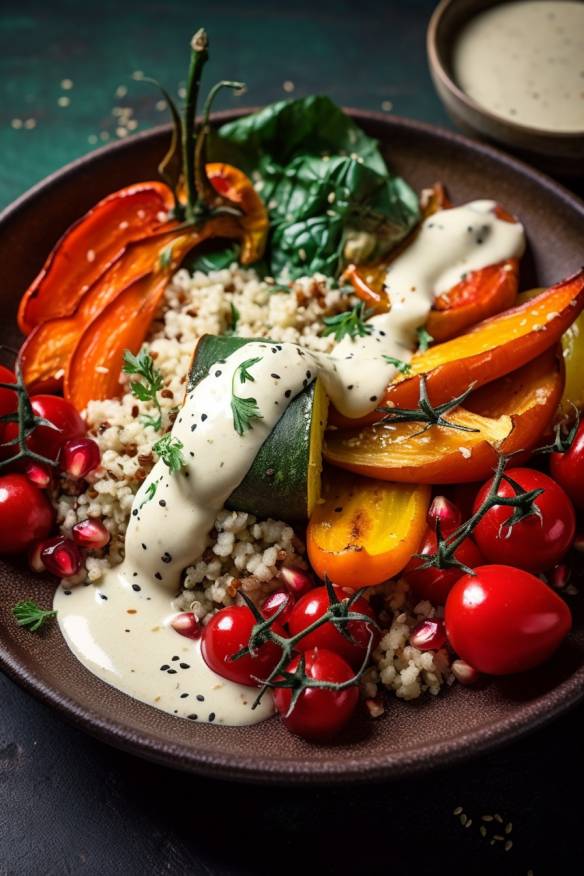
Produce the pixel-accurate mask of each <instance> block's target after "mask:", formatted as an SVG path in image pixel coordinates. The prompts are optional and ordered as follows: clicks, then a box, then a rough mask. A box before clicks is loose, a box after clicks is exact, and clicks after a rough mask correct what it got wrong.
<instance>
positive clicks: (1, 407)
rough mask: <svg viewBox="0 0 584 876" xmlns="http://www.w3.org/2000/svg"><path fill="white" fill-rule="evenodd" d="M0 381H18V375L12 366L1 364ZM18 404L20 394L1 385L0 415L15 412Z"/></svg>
mask: <svg viewBox="0 0 584 876" xmlns="http://www.w3.org/2000/svg"><path fill="white" fill-rule="evenodd" d="M0 383H16V376H15V374H14V372H13V371H11V370H10V368H5V367H4V365H0ZM17 406H18V396H17V395H16V393H15V392H12V390H11V389H4V387H0V417H3V416H4V415H5V414H11V413H13V412H14V411H15V410H16V408H17Z"/></svg>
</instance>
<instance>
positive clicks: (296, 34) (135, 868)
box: [0, 0, 584, 876]
mask: <svg viewBox="0 0 584 876" xmlns="http://www.w3.org/2000/svg"><path fill="white" fill-rule="evenodd" d="M434 6H435V2H434V0H378V2H374V0H363V2H361V3H359V4H356V3H350V2H348V0H336V2H332V0H321V2H320V3H309V2H306V0H295V2H294V3H291V2H281V3H277V4H276V3H273V2H268V0H261V2H254V0H251V2H249V3H241V2H239V3H238V2H235V0H225V2H213V3H212V2H210V0H200V2H198V3H196V4H193V3H192V2H191V0H170V2H167V3H160V2H154V0H143V2H140V3H138V2H137V0H128V2H125V3H120V2H119V0H118V2H114V0H102V2H101V3H99V4H74V3H72V2H71V0H51V2H50V3H47V2H46V0H44V2H41V0H24V2H22V0H21V2H16V0H4V2H3V3H2V7H1V10H0V49H1V51H0V93H1V96H2V100H1V103H0V106H1V115H0V151H1V154H2V162H1V163H0V206H2V207H4V206H6V205H8V204H9V203H10V202H11V201H12V200H14V199H15V198H16V197H18V196H19V195H20V194H22V193H23V192H24V191H25V190H26V189H28V188H29V187H30V186H32V185H33V184H34V183H36V182H38V181H39V180H40V179H42V178H43V177H45V176H46V175H47V174H49V173H51V172H53V171H55V170H57V169H58V168H59V167H61V166H62V165H63V164H65V163H67V162H68V161H71V160H73V159H74V158H76V157H78V156H80V155H82V154H85V153H87V152H90V151H91V150H93V149H94V148H97V147H99V146H102V145H105V144H106V143H108V142H112V141H115V140H121V139H125V138H127V137H132V136H133V134H135V133H136V132H140V131H142V130H145V129H147V128H149V127H152V126H153V125H156V124H161V123H162V122H163V121H166V119H167V115H166V113H167V107H166V103H165V101H163V100H161V99H160V96H159V94H158V93H157V92H156V90H155V89H153V87H152V86H151V85H149V84H148V83H146V82H144V81H143V80H144V78H145V77H146V76H149V75H155V76H156V77H157V78H158V79H159V80H160V81H161V82H162V83H163V84H164V85H166V86H167V87H168V88H169V90H170V91H171V92H172V93H173V94H174V95H176V96H178V97H181V96H183V97H184V82H183V75H184V72H183V61H184V52H183V51H182V48H183V47H184V42H185V39H186V38H187V37H188V35H189V34H190V33H191V32H192V31H193V29H194V28H195V27H196V26H198V25H199V24H204V25H205V26H206V28H207V30H208V31H209V33H210V35H211V38H212V39H213V38H214V37H215V42H214V46H213V69H214V70H215V71H222V70H224V71H229V73H230V75H233V76H234V77H235V78H241V79H243V80H245V82H246V83H247V89H246V93H245V94H244V95H243V96H237V95H233V94H231V93H229V94H225V95H224V97H223V98H222V100H223V103H222V104H221V106H220V108H231V107H234V106H238V105H244V104H247V105H250V104H262V103H266V102H269V101H272V100H276V99H278V98H283V97H289V96H296V97H297V96H301V95H304V94H308V93H313V92H323V93H326V94H329V95H330V96H331V97H332V98H333V99H335V100H336V101H338V102H339V103H341V104H344V105H350V106H358V107H361V108H364V109H372V110H377V111H380V112H385V113H395V114H398V115H403V116H411V117H414V118H419V119H423V120H425V121H428V122H434V123H437V124H442V125H449V122H448V120H447V118H446V116H445V114H444V111H443V109H442V107H441V105H440V103H439V101H438V99H437V97H436V95H435V92H434V90H433V88H432V85H431V83H430V79H429V75H428V72H427V64H426V58H425V45H424V32H425V27H426V23H427V19H428V17H429V15H430V13H431V11H432V9H433V8H434ZM193 16H195V18H193ZM219 37H220V39H219ZM89 257H90V256H89V253H88V258H89ZM301 355H302V354H301ZM272 377H273V379H274V380H279V379H280V377H279V375H278V374H277V373H274V374H273V375H272ZM284 395H285V397H288V395H289V391H285V392H284ZM202 419H204V416H203V417H202ZM194 428H196V425H195V426H193V429H194ZM139 461H141V462H142V463H143V464H145V465H149V463H150V461H151V460H148V459H144V460H140V458H139ZM163 502H164V500H160V503H161V505H162V504H163ZM143 548H144V550H147V545H145V544H144V545H143ZM170 559H171V558H170V557H167V556H166V555H165V556H162V557H161V561H162V563H168V562H170ZM156 577H160V572H157V574H156ZM133 589H134V591H136V592H138V591H139V590H140V587H139V585H137V584H136V585H133ZM100 595H101V598H102V599H104V600H105V599H107V597H106V595H105V594H100ZM138 598H139V597H136V599H138ZM135 613H136V610H135V609H128V616H131V615H132V614H135ZM127 622H130V618H129V617H128V618H127ZM126 632H128V633H129V632H130V630H129V629H127V630H126ZM128 642H129V643H131V637H130V638H129V639H128ZM166 659H167V660H168V663H165V664H162V665H161V666H160V671H161V672H163V673H169V674H170V673H172V674H175V675H176V677H177V679H178V678H180V677H182V676H181V674H180V671H181V670H183V669H186V668H187V667H188V663H185V662H182V661H181V658H180V657H177V656H176V655H173V654H169V655H168V656H167V657H166ZM173 663H174V664H176V666H177V667H178V668H177V669H174V668H173V667H172V664H173ZM156 668H158V667H156ZM173 683H174V682H173ZM177 697H178V698H181V699H184V700H186V702H192V703H193V706H194V707H195V708H199V704H201V711H200V712H199V713H194V712H193V713H191V714H190V715H189V716H188V717H189V718H190V719H191V720H192V721H198V720H199V718H200V719H201V720H202V719H205V718H206V719H207V720H209V721H212V720H214V718H215V716H214V714H213V713H208V711H207V712H206V711H204V710H205V705H203V704H204V699H205V698H204V696H203V695H202V694H198V693H197V692H196V690H190V691H180V692H179V693H177ZM0 702H1V708H0V779H1V782H0V813H2V815H0V873H9V874H17V876H18V874H37V873H47V874H48V873H51V874H53V873H54V874H58V873H73V874H77V873H79V874H90V876H93V874H96V876H97V874H99V876H101V874H110V873H117V872H123V873H127V874H130V876H132V874H135V873H136V874H139V873H143V872H144V873H169V874H183V873H184V874H187V873H189V874H191V873H192V874H199V873H205V874H212V876H232V874H240V873H241V874H243V873H245V874H248V873H249V874H254V876H256V874H257V876H260V874H263V873H270V874H273V873H275V872H278V873H288V872H298V873H306V874H312V873H313V872H314V873H316V872H319V873H331V874H335V876H336V874H345V873H347V874H354V873H398V872H399V873H402V872H404V873H405V872H408V873H409V872H411V873H414V874H415V876H425V874H431V876H440V874H448V876H457V874H465V876H466V874H472V876H476V874H478V876H480V874H489V876H491V874H493V873H497V874H498V876H506V874H514V876H515V874H524V876H527V874H529V873H532V874H533V876H541V874H552V873H553V874H557V873H564V872H571V871H572V866H571V864H572V861H573V860H577V859H578V853H579V851H580V849H581V839H580V837H581V827H580V811H581V805H578V801H579V800H580V793H581V787H582V779H583V778H584V777H583V769H582V754H581V750H582V743H581V740H582V738H583V736H584V708H582V707H580V708H577V709H575V710H573V711H572V712H571V713H569V714H567V715H565V716H564V717H562V718H561V719H559V720H557V721H555V722H554V723H553V724H551V725H550V726H548V727H546V728H545V729H543V730H539V731H537V732H534V733H533V734H531V735H530V736H528V737H526V738H524V739H521V740H519V741H517V742H515V743H513V744H512V745H510V746H507V747H505V748H503V749H501V750H499V751H495V752H492V753H490V754H488V755H485V756H482V757H481V758H480V759H478V760H476V759H475V760H474V761H471V762H469V763H468V764H464V765H462V766H458V767H455V768H451V769H448V770H443V771H441V772H438V773H431V774H429V775H426V776H416V777H412V778H409V779H402V780H400V781H397V782H393V783H391V784H387V783H382V784H374V785H370V786H356V787H338V786H337V787H335V788H334V789H328V790H327V789H325V788H317V787H311V788H306V789H305V788H302V787H296V788H292V789H282V788H277V787H274V788H270V787H266V788H258V787H253V786H252V787H249V786H245V785H240V784H232V783H225V782H219V781H212V780H209V779H199V778H197V777H193V776H189V775H185V774H180V773H176V772H173V771H171V770H168V769H166V768H164V767H160V766H157V765H155V764H151V763H147V762H144V761H141V760H138V759H136V758H134V757H133V756H130V755H128V754H125V753H123V752H121V751H117V750H115V749H112V748H110V747H108V746H106V745H104V744H103V743H101V742H98V741H96V740H95V739H93V738H92V737H90V736H88V735H86V734H84V733H82V732H81V731H80V730H78V729H77V728H75V727H73V726H70V725H69V724H66V723H64V721H63V720H62V719H61V718H60V717H59V716H58V715H57V714H56V713H54V712H52V711H51V710H50V709H48V708H47V707H46V706H44V705H42V704H41V703H40V702H38V701H36V700H34V699H33V698H32V697H30V696H29V695H28V694H26V693H25V692H24V691H22V690H21V689H20V688H18V687H17V686H16V685H15V684H14V683H13V682H12V681H10V680H9V679H8V678H7V677H5V676H3V675H0ZM405 707H409V708H417V707H419V704H418V705H417V706H414V705H406V706H405ZM207 709H208V706H207ZM388 717H389V719H390V716H388ZM218 720H219V719H218ZM226 732H228V731H226ZM226 744H228V737H227V736H226ZM572 800H574V801H576V805H574V803H572V802H570V803H569V802H568V801H572ZM224 813H225V815H224ZM251 813H253V815H252V818H251V819H250V814H251ZM254 828H255V830H254Z"/></svg>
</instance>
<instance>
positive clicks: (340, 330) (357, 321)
mask: <svg viewBox="0 0 584 876" xmlns="http://www.w3.org/2000/svg"><path fill="white" fill-rule="evenodd" d="M371 315H372V311H370V310H367V309H366V308H365V304H364V303H363V302H362V301H360V302H359V304H356V305H355V306H354V307H353V308H352V309H351V310H344V311H343V312H342V313H337V314H335V316H325V318H324V324H325V329H324V331H323V333H322V336H323V337H324V338H326V337H327V336H328V335H334V337H335V341H337V343H338V342H339V341H341V340H342V339H343V338H344V337H346V336H348V337H350V338H356V337H360V338H363V337H365V336H366V335H370V334H371V333H372V331H373V326H372V325H369V324H368V323H366V322H365V320H366V319H368V318H369V317H370V316H371Z"/></svg>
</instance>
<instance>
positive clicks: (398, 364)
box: [383, 355, 412, 374]
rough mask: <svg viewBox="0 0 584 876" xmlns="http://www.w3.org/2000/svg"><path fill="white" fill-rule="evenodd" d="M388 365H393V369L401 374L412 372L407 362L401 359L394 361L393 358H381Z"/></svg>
mask: <svg viewBox="0 0 584 876" xmlns="http://www.w3.org/2000/svg"><path fill="white" fill-rule="evenodd" d="M383 358H384V359H385V361H386V362H387V364H388V365H393V367H394V368H397V370H398V371H399V372H400V373H401V374H409V373H410V371H411V370H412V366H411V365H410V363H409V362H404V360H403V359H396V358H395V356H385V355H384V356H383Z"/></svg>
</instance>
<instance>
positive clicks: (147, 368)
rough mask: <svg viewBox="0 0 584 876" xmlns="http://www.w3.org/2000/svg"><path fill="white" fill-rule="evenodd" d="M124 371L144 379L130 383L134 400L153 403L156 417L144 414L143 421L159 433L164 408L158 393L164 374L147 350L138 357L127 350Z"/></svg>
mask: <svg viewBox="0 0 584 876" xmlns="http://www.w3.org/2000/svg"><path fill="white" fill-rule="evenodd" d="M122 370H123V372H124V374H135V375H136V376H137V377H141V378H142V381H143V382H142V381H139V380H133V381H132V382H131V383H130V389H131V391H132V395H133V396H134V398H137V399H139V401H144V402H152V404H153V405H154V407H155V408H156V411H157V413H156V415H155V416H151V415H150V414H144V415H143V416H142V418H141V419H142V422H143V423H144V425H145V426H152V428H153V429H154V430H155V431H156V432H159V431H160V428H161V426H162V408H161V406H160V399H159V398H158V393H159V392H160V390H161V389H162V386H163V382H162V374H161V373H160V371H159V370H158V368H155V367H154V360H153V358H152V356H150V354H149V353H148V352H147V351H146V350H145V349H143V350H141V351H140V353H139V354H138V355H137V356H135V355H134V354H133V353H131V352H130V351H129V350H126V351H125V352H124V365H123V369H122Z"/></svg>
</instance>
